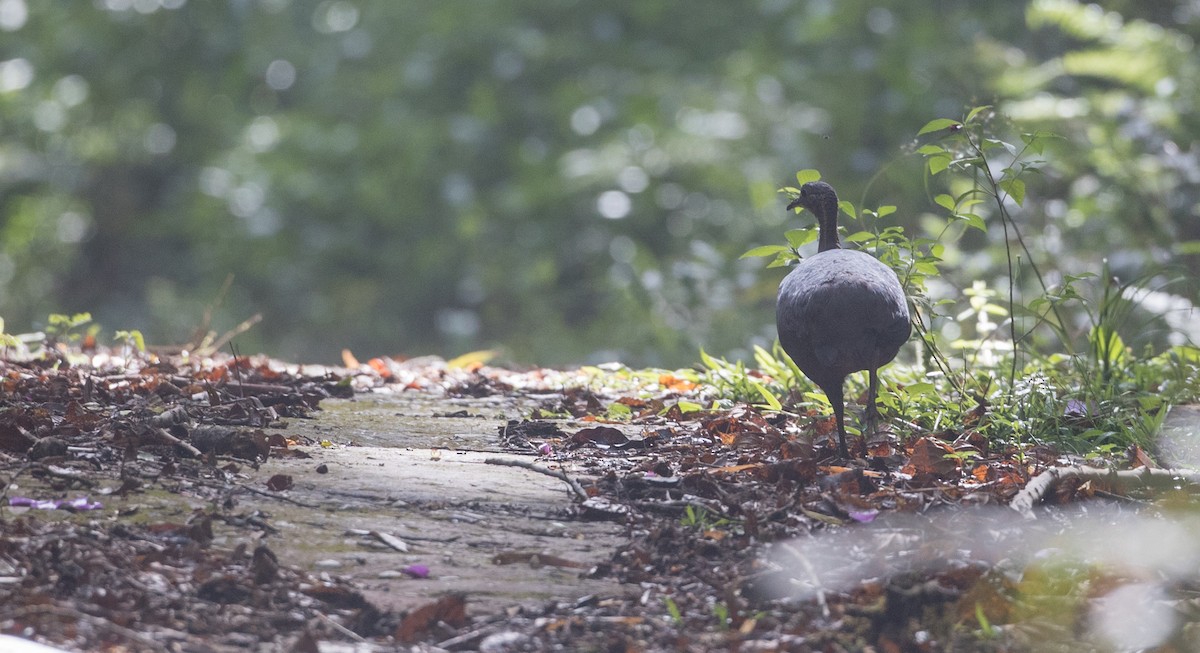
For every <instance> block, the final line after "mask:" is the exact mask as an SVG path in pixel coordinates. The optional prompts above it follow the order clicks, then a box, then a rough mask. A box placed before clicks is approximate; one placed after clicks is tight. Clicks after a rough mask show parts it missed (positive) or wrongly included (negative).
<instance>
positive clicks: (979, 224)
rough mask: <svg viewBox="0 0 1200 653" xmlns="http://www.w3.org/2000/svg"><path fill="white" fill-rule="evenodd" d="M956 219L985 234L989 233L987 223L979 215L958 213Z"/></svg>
mask: <svg viewBox="0 0 1200 653" xmlns="http://www.w3.org/2000/svg"><path fill="white" fill-rule="evenodd" d="M954 217H956V218H958V219H959V220H962V221H963V222H966V223H967V226H968V227H975V228H976V229H978V230H980V231H982V232H983V233H987V223H985V222H984V221H983V218H982V217H981V216H980V215H979V214H977V213H956V214H955V215H954Z"/></svg>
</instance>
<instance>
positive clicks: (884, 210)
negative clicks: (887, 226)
mask: <svg viewBox="0 0 1200 653" xmlns="http://www.w3.org/2000/svg"><path fill="white" fill-rule="evenodd" d="M895 212H896V207H894V206H892V205H891V204H888V205H887V206H881V207H879V210H878V211H877V213H878V214H879V217H881V218H882V217H884V216H888V215H891V214H893V213H895Z"/></svg>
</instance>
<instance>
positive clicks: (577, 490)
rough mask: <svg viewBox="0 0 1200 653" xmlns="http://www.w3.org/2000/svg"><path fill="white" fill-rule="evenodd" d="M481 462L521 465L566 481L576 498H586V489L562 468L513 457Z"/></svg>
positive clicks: (489, 459)
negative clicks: (552, 467)
mask: <svg viewBox="0 0 1200 653" xmlns="http://www.w3.org/2000/svg"><path fill="white" fill-rule="evenodd" d="M483 462H484V464H487V465H504V466H505V467H521V468H523V469H528V470H530V471H534V472H537V473H539V474H545V475H546V476H553V477H554V478H557V479H558V480H560V481H563V482H564V483H566V484H567V486H568V487H570V488H571V493H572V494H574V495H575V498H576V499H579V500H580V501H587V500H588V493H587V490H584V489H583V486H582V485H580V484H579V481H576V480H575V479H573V478H571V477H570V476H568V475H567V473H566V472H564V471H562V470H556V469H550V468H549V467H543V466H541V465H538V464H536V463H531V462H528V461H525V460H516V459H513V458H488V459H487V460H484V461H483Z"/></svg>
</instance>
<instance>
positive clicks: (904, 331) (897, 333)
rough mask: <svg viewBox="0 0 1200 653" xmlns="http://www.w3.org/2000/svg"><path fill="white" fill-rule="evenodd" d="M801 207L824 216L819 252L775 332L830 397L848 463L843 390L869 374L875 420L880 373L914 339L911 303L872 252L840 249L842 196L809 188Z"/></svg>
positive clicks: (787, 298) (785, 293)
mask: <svg viewBox="0 0 1200 653" xmlns="http://www.w3.org/2000/svg"><path fill="white" fill-rule="evenodd" d="M796 206H803V207H804V208H807V209H809V210H810V211H812V212H813V213H814V214H815V215H816V216H817V220H818V223H819V225H820V234H821V237H820V245H819V251H818V253H817V254H816V255H814V256H811V257H809V258H807V259H804V260H803V261H801V262H800V264H799V265H797V266H796V268H795V269H793V270H792V272H791V273H790V274H788V275H787V277H785V278H784V280H783V282H782V283H781V284H780V285H779V297H778V299H777V302H776V305H775V324H776V328H777V329H778V331H779V342H780V344H781V345H782V346H783V350H784V351H785V352H787V354H788V356H791V358H792V360H793V361H795V363H796V366H797V367H799V368H800V371H802V372H804V374H805V375H806V376H807V377H808V378H809V379H812V381H813V383H816V384H817V385H818V386H820V388H821V390H822V391H824V392H825V395H826V396H827V397H829V402H830V403H831V404H832V405H833V410H834V415H835V416H836V418H837V426H838V436H839V444H840V445H841V454H842V455H843V456H848V455H849V453H848V450H847V448H846V428H845V423H844V414H845V402H844V400H843V396H842V385H843V384H844V382H845V380H846V377H847V376H849V375H850V374H852V373H854V372H858V371H862V370H867V371H868V372H869V373H870V386H869V388H870V390H869V393H868V406H867V412H868V417H870V416H872V415H873V413H874V410H875V391H876V387H877V384H878V379H877V377H876V370H878V369H879V367H881V366H883V365H885V364H887V363H889V362H890V361H891V360H892V359H893V358H895V357H896V353H897V352H898V351H899V350H900V346H901V345H903V344H904V343H905V341H907V340H908V336H909V334H910V333H911V328H912V327H911V325H910V323H909V315H908V302H907V301H906V300H905V297H904V289H903V288H902V287H901V286H900V280H899V279H897V277H896V273H895V272H893V271H892V270H891V269H890V268H888V267H887V266H886V265H884V264H883V263H880V262H879V261H878V260H876V259H875V258H874V257H872V256H871V255H869V254H867V253H865V252H860V251H855V250H845V249H841V248H840V245H839V243H838V238H837V210H838V209H837V195H836V194H835V193H834V191H833V188H832V187H830V186H829V184H826V183H824V182H811V183H808V184H805V185H804V187H803V188H802V189H801V195H800V197H798V198H797V199H796V200H795V201H794V202H793V203H792V204H791V205H789V206H788V208H789V209H790V208H794V207H796Z"/></svg>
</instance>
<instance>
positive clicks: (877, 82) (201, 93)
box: [0, 0, 1200, 366]
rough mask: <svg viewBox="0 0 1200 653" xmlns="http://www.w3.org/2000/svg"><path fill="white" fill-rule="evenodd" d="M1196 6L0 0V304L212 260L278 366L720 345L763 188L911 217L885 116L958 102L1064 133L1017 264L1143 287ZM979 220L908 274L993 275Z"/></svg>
mask: <svg viewBox="0 0 1200 653" xmlns="http://www.w3.org/2000/svg"><path fill="white" fill-rule="evenodd" d="M1197 36H1200V4H1197V3H1196V2H1194V1H1192V0H1179V1H1172V0H1123V1H1122V0H1114V1H1110V2H1103V3H1101V4H1100V5H1084V4H1080V3H1076V2H1073V1H1070V0H1039V1H1034V2H1016V1H1014V2H978V1H976V0H940V1H937V2H911V1H908V0H892V1H880V2H864V1H856V0H837V1H834V0H757V1H754V2H745V3H733V2H727V1H724V0H693V1H692V2H666V1H648V0H627V1H626V0H597V1H593V2H578V1H562V2H546V1H544V0H542V1H537V2H530V1H518V0H487V1H483V0H480V1H478V2H470V3H457V2H450V3H434V2H394V1H389V0H374V1H366V0H359V1H356V0H334V1H328V0H326V1H312V0H229V1H225V2H205V1H199V0H190V1H188V0H94V1H92V2H84V1H82V0H81V1H77V2H49V1H39V0H0V232H2V238H3V242H2V243H0V315H2V316H3V317H4V318H5V319H6V324H7V326H6V328H7V330H8V331H10V332H17V331H21V330H26V329H33V328H38V327H39V326H40V325H41V324H42V323H44V321H45V319H46V316H47V315H48V314H49V313H51V312H75V311H90V312H92V313H93V315H94V316H95V318H96V320H97V321H98V322H100V323H102V324H104V325H105V327H106V328H107V329H109V330H111V329H140V330H142V331H143V332H144V333H145V334H146V336H147V339H148V340H150V341H151V342H154V343H163V344H166V343H171V342H183V341H186V340H187V339H188V338H189V337H190V335H191V333H192V330H193V329H195V328H196V327H197V326H198V325H199V324H200V321H201V316H202V314H203V313H204V310H205V307H206V306H208V305H209V304H210V303H211V302H212V301H213V299H214V298H215V296H216V295H217V293H218V289H219V288H220V286H221V284H222V282H223V281H224V280H225V278H226V276H227V275H228V274H229V273H233V274H235V275H236V277H235V281H234V284H233V287H232V290H231V292H230V294H229V296H228V297H227V299H226V300H225V301H224V303H223V304H221V306H220V307H219V309H218V311H217V313H216V316H215V319H214V323H213V327H214V328H216V329H218V330H221V329H228V328H231V327H232V326H233V325H235V324H237V323H238V322H240V321H242V320H244V319H246V318H247V317H249V316H250V315H252V314H254V313H257V312H261V313H263V315H264V320H263V322H262V323H261V324H260V325H258V326H257V327H256V328H255V329H254V330H252V331H250V332H249V333H247V334H245V335H243V336H241V337H240V338H239V339H238V343H239V347H240V349H241V350H242V351H243V352H251V351H261V352H266V353H270V354H273V355H277V356H281V357H285V358H289V359H293V360H298V361H304V362H335V361H337V360H339V358H338V352H339V351H340V350H341V349H342V348H343V347H348V348H351V349H352V350H353V351H354V352H355V353H356V354H358V355H359V356H360V357H366V356H372V355H380V354H403V355H420V354H426V353H437V354H442V355H446V356H451V355H455V354H459V353H462V352H464V351H468V350H472V349H479V348H484V347H494V346H500V347H502V348H503V350H504V351H505V353H506V356H507V358H508V359H509V360H513V361H518V362H527V363H537V364H545V365H559V364H570V363H584V362H602V361H606V360H613V359H619V360H621V361H623V362H626V363H629V364H631V365H666V366H675V365H686V364H689V363H691V362H693V361H695V360H696V359H697V352H698V349H699V348H700V347H701V346H703V347H704V348H705V349H706V350H707V351H709V352H710V353H715V354H721V355H729V356H734V357H737V356H744V355H745V354H746V352H747V351H748V348H749V347H750V346H752V345H753V344H769V343H770V342H771V341H772V340H773V339H774V322H773V310H774V293H775V288H776V286H777V284H778V282H779V279H780V278H781V277H782V274H783V272H784V271H783V270H780V269H773V270H767V269H764V261H763V260H762V259H746V260H739V259H738V256H739V255H740V254H741V253H742V252H744V251H746V250H747V249H749V248H751V247H753V246H756V245H762V244H769V243H779V242H782V232H783V231H784V230H785V229H786V228H788V226H799V225H798V224H796V223H795V222H796V221H807V220H810V219H811V218H810V217H809V216H789V214H787V213H786V212H785V211H784V209H783V206H784V204H785V201H784V200H783V199H782V198H781V197H780V196H779V195H777V194H776V189H777V188H779V187H780V186H783V185H787V184H792V183H794V176H793V175H794V173H795V171H796V170H798V169H801V168H818V169H820V170H821V172H822V173H823V175H824V178H825V179H826V180H828V181H830V182H831V183H833V184H834V185H835V187H837V188H838V189H839V191H840V192H841V194H842V196H843V199H849V200H851V201H853V202H854V203H855V204H856V205H860V206H861V205H864V204H865V205H867V206H877V205H880V204H894V205H897V206H898V207H899V210H898V211H897V212H896V213H894V214H892V215H891V216H889V217H888V218H887V219H886V220H887V222H888V223H889V224H900V225H903V226H904V227H905V229H906V230H908V231H909V233H911V234H914V235H936V234H938V233H940V232H941V231H942V229H943V227H944V226H945V223H946V220H945V216H944V213H945V212H944V210H942V209H941V208H940V207H938V206H937V205H936V204H934V202H933V201H932V199H931V198H932V197H933V196H934V195H935V194H936V193H938V192H943V191H942V190H941V187H942V185H944V184H946V183H947V181H946V180H944V179H943V178H942V176H938V177H933V178H929V177H928V176H927V175H926V174H924V171H923V166H922V161H921V159H920V157H918V156H916V155H914V154H912V149H913V144H914V142H915V141H914V136H915V134H916V132H917V130H918V129H920V127H921V126H922V125H923V124H925V123H926V122H927V121H928V120H931V119H933V118H937V117H950V118H961V117H962V116H963V114H964V113H965V111H966V110H967V109H968V108H970V107H971V106H975V105H981V104H990V105H995V107H996V109H997V112H998V113H999V114H1000V115H1001V116H1004V117H1005V121H1000V120H998V121H997V123H996V129H997V130H1000V131H1006V132H1007V133H1009V134H1018V133H1019V132H1021V131H1032V130H1035V129H1047V130H1052V131H1055V132H1057V133H1059V134H1061V135H1062V136H1064V139H1063V140H1061V141H1058V142H1056V144H1055V145H1054V146H1053V147H1052V148H1051V149H1049V150H1047V152H1046V155H1045V158H1046V159H1047V160H1048V162H1049V165H1048V167H1047V169H1046V171H1045V173H1044V174H1041V175H1039V176H1037V177H1035V178H1031V179H1029V180H1028V183H1029V193H1028V194H1029V197H1028V199H1027V201H1026V202H1025V205H1024V207H1020V208H1016V209H1014V210H1015V217H1016V219H1017V220H1018V222H1019V223H1020V224H1021V225H1022V227H1023V228H1024V229H1025V233H1026V234H1027V235H1028V236H1029V237H1030V240H1031V241H1032V243H1031V244H1032V246H1033V249H1034V252H1035V255H1037V256H1039V257H1040V258H1041V260H1040V261H1039V263H1040V264H1041V265H1043V266H1044V267H1043V270H1044V271H1047V272H1048V273H1049V276H1050V280H1051V281H1054V280H1055V279H1058V278H1061V275H1063V274H1078V273H1083V272H1094V273H1099V272H1100V270H1101V260H1102V259H1105V258H1107V259H1108V261H1109V262H1110V264H1111V266H1112V270H1113V272H1114V273H1116V274H1118V275H1120V276H1122V277H1123V278H1134V277H1138V278H1145V280H1146V286H1147V287H1155V288H1167V286H1164V285H1163V282H1162V280H1163V279H1170V278H1178V279H1183V281H1184V283H1182V284H1174V285H1170V286H1169V288H1168V290H1169V293H1167V294H1166V295H1165V298H1160V299H1163V302H1166V303H1165V304H1162V305H1161V306H1158V308H1154V307H1151V308H1152V309H1153V310H1157V311H1158V312H1159V313H1161V314H1163V315H1168V317H1169V314H1172V313H1173V314H1176V315H1178V314H1180V313H1181V311H1183V310H1185V309H1187V308H1188V307H1190V306H1191V305H1192V304H1194V303H1196V299H1197V295H1196V289H1195V284H1194V283H1191V280H1192V279H1195V277H1196V274H1197V272H1198V270H1200V257H1198V256H1197V252H1198V251H1200V247H1198V246H1197V244H1198V241H1200V210H1198V208H1197V207H1198V205H1200V146H1198V145H1197V140H1198V138H1200V107H1198V106H1197V105H1198V104H1200V57H1198V56H1197V52H1196V48H1195V39H1196V38H1197ZM1012 140H1013V141H1014V142H1019V140H1018V138H1017V137H1015V136H1014V137H1013V139H1012ZM982 210H985V211H986V210H987V207H983V209H982ZM993 224H995V225H996V226H995V228H994V229H993V233H991V234H989V235H988V236H984V235H983V234H981V233H979V232H977V231H975V232H972V233H965V234H962V237H961V238H957V239H954V238H947V241H948V243H949V245H950V247H949V248H948V249H947V252H946V259H947V265H946V266H945V271H946V274H945V276H944V277H942V278H940V279H938V280H937V284H936V285H935V287H934V288H933V289H932V290H933V291H934V292H935V294H936V295H938V296H941V297H946V298H949V299H952V300H955V301H959V300H961V298H962V289H964V288H970V287H971V286H972V284H973V283H974V282H975V281H976V280H984V281H986V282H987V283H988V284H989V285H991V286H994V287H1001V286H1002V285H1003V284H1005V283H1006V282H1005V281H1004V279H1003V275H1004V274H1006V272H1005V270H1006V267H1005V264H1004V253H1003V250H1002V249H999V248H998V246H999V245H1001V244H1002V243H1003V238H1004V236H1003V232H1002V231H1001V230H1000V228H999V223H998V222H993ZM851 226H853V225H851ZM854 228H859V227H854ZM956 233H957V232H954V233H951V234H950V235H951V236H954V235H956ZM1172 302H1174V303H1172ZM1164 307H1165V308H1164ZM949 312H950V313H953V310H950V311H949ZM1170 330H1171V329H1165V330H1162V331H1155V330H1154V329H1147V330H1144V332H1143V333H1139V334H1131V335H1127V336H1126V338H1127V341H1130V342H1133V343H1134V344H1137V342H1138V339H1139V338H1140V339H1141V340H1143V341H1148V342H1155V341H1156V339H1157V341H1162V340H1165V339H1166V338H1167V337H1175V338H1177V337H1179V333H1178V329H1176V333H1175V334H1174V335H1170V336H1168V331H1170ZM1185 330H1186V329H1185ZM951 335H953V334H951Z"/></svg>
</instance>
